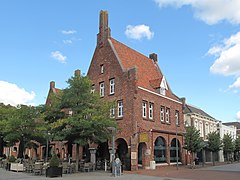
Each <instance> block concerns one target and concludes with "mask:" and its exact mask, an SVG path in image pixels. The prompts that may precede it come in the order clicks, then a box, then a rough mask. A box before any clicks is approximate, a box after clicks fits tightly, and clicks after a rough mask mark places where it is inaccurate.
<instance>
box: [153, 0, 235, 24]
mask: <svg viewBox="0 0 240 180" xmlns="http://www.w3.org/2000/svg"><path fill="white" fill-rule="evenodd" d="M155 2H156V3H157V4H158V5H159V7H161V8H162V7H166V6H173V7H176V8H181V7H182V6H191V7H192V8H193V10H194V16H195V17H196V18H198V19H201V20H202V21H204V22H205V23H207V24H216V23H218V22H220V21H223V20H226V21H229V22H230V23H232V24H239V23H240V12H239V9H240V1H239V0H155Z"/></svg>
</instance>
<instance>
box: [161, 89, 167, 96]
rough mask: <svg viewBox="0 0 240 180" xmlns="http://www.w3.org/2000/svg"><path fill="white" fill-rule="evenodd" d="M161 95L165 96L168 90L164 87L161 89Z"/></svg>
mask: <svg viewBox="0 0 240 180" xmlns="http://www.w3.org/2000/svg"><path fill="white" fill-rule="evenodd" d="M160 94H162V95H164V96H165V95H166V89H165V88H163V87H160Z"/></svg>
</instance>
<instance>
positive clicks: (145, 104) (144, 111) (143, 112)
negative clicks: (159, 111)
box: [142, 101, 147, 118]
mask: <svg viewBox="0 0 240 180" xmlns="http://www.w3.org/2000/svg"><path fill="white" fill-rule="evenodd" d="M142 117H143V118H147V102H146V101H143V102H142Z"/></svg>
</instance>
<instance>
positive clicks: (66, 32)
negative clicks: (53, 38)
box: [61, 30, 77, 35]
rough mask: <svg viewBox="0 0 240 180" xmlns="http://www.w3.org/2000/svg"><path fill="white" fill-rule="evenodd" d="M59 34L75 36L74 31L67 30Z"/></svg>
mask: <svg viewBox="0 0 240 180" xmlns="http://www.w3.org/2000/svg"><path fill="white" fill-rule="evenodd" d="M61 33H62V34H65V35H69V34H76V33H77V31H76V30H68V31H66V30H62V31H61Z"/></svg>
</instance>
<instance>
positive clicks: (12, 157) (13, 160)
mask: <svg viewBox="0 0 240 180" xmlns="http://www.w3.org/2000/svg"><path fill="white" fill-rule="evenodd" d="M15 161H16V158H15V156H13V155H11V156H10V157H9V159H8V162H12V163H13V162H15Z"/></svg>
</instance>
